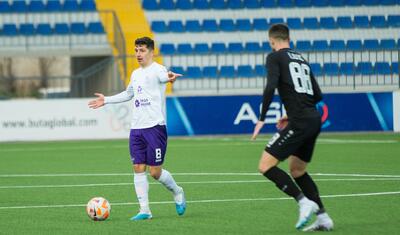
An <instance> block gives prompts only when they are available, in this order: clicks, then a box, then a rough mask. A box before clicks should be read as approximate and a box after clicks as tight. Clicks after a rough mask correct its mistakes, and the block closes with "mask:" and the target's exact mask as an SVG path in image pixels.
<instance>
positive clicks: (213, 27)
mask: <svg viewBox="0 0 400 235" xmlns="http://www.w3.org/2000/svg"><path fill="white" fill-rule="evenodd" d="M203 30H204V31H206V32H217V31H218V25H217V21H215V20H203Z"/></svg>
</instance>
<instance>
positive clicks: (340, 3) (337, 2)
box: [329, 0, 346, 7]
mask: <svg viewBox="0 0 400 235" xmlns="http://www.w3.org/2000/svg"><path fill="white" fill-rule="evenodd" d="M329 5H330V6H332V7H344V6H345V5H346V3H345V0H329Z"/></svg>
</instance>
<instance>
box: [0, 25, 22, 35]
mask: <svg viewBox="0 0 400 235" xmlns="http://www.w3.org/2000/svg"><path fill="white" fill-rule="evenodd" d="M2 31H3V35H5V36H17V34H18V30H17V26H16V25H15V24H3V30H2Z"/></svg>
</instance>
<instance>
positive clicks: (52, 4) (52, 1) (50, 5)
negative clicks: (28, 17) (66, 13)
mask: <svg viewBox="0 0 400 235" xmlns="http://www.w3.org/2000/svg"><path fill="white" fill-rule="evenodd" d="M61 9H62V5H61V3H60V2H59V1H58V0H49V1H47V4H46V10H47V11H49V12H55V11H61Z"/></svg>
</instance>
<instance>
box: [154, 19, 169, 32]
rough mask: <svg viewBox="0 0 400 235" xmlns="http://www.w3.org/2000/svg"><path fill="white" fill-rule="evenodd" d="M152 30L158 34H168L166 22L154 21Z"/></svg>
mask: <svg viewBox="0 0 400 235" xmlns="http://www.w3.org/2000/svg"><path fill="white" fill-rule="evenodd" d="M151 30H152V31H154V32H157V33H165V32H168V27H167V25H166V24H165V22H164V21H153V22H152V23H151Z"/></svg>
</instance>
